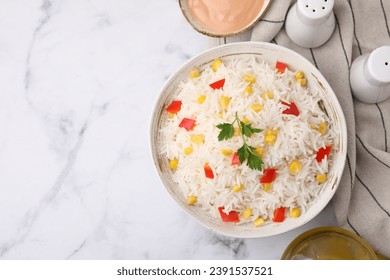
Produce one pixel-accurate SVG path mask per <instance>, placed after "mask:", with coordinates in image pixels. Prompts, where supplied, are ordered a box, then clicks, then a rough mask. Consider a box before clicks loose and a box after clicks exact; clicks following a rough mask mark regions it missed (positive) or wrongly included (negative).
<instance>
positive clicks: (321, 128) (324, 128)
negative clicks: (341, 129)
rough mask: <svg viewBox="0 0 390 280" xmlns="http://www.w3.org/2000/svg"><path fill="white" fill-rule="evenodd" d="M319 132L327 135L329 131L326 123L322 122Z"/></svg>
mask: <svg viewBox="0 0 390 280" xmlns="http://www.w3.org/2000/svg"><path fill="white" fill-rule="evenodd" d="M317 130H318V132H319V133H321V134H322V135H324V134H325V133H326V130H327V125H326V122H322V123H320V124H319V125H318V129H317Z"/></svg>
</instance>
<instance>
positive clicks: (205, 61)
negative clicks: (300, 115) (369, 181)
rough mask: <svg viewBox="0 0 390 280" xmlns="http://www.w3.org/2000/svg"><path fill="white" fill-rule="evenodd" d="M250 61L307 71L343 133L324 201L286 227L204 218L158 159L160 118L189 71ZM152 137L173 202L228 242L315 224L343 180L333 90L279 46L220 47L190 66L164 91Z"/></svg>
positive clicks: (342, 121)
mask: <svg viewBox="0 0 390 280" xmlns="http://www.w3.org/2000/svg"><path fill="white" fill-rule="evenodd" d="M247 56H256V57H258V58H259V59H261V60H264V61H266V62H267V63H269V64H270V65H274V64H275V62H276V61H277V60H279V61H283V62H285V63H287V65H288V67H289V69H291V70H298V69H299V70H302V71H304V72H305V74H306V78H307V85H308V87H309V88H310V90H311V91H313V92H315V93H316V94H319V95H320V96H321V99H322V101H323V110H325V111H326V113H327V114H328V116H329V117H330V118H331V119H332V120H333V123H334V126H335V127H336V128H337V130H338V131H339V134H338V135H337V136H336V137H337V138H338V139H335V141H334V142H335V143H337V145H338V146H337V147H335V150H336V152H335V153H334V154H333V164H332V165H331V166H330V170H329V173H328V179H327V182H326V183H325V184H324V186H323V188H324V190H323V192H322V194H321V195H320V197H318V198H317V199H316V202H315V203H314V204H313V205H312V206H311V207H310V208H309V209H308V210H307V212H306V213H305V214H303V215H301V216H300V217H299V218H297V219H286V220H285V221H284V222H283V223H269V224H265V225H264V226H261V227H258V228H254V227H253V226H252V225H248V226H246V225H240V226H237V225H235V224H233V223H223V222H221V221H220V219H215V218H213V217H211V216H207V215H205V213H204V211H203V210H202V209H200V208H198V207H191V206H188V205H187V203H186V200H185V197H184V196H183V194H182V193H181V191H180V189H179V187H178V186H176V184H175V183H174V182H173V181H172V177H171V175H172V172H171V170H170V169H169V167H168V161H167V160H166V158H165V157H164V158H163V157H162V156H161V155H160V154H159V147H160V145H161V141H162V139H161V134H160V133H159V130H160V128H161V127H162V124H163V121H164V118H162V114H163V113H164V110H165V108H166V106H167V105H168V104H169V103H170V102H171V101H172V100H173V98H174V96H175V95H176V94H177V92H178V90H179V88H178V85H179V83H180V82H181V81H183V80H185V79H187V77H188V73H189V72H190V70H191V69H192V68H193V67H198V68H200V69H202V67H205V65H209V63H210V62H212V61H213V60H215V59H216V58H222V59H223V58H228V57H235V58H240V57H247ZM150 133H151V149H152V156H153V161H154V164H155V166H156V169H157V172H158V174H159V176H160V178H161V181H162V183H163V184H164V186H165V188H166V190H167V191H168V192H169V194H170V195H171V196H172V197H173V198H174V200H175V201H176V202H177V203H178V204H179V205H180V206H181V207H182V208H183V209H184V210H185V211H186V212H187V213H188V214H189V215H190V216H192V217H193V218H194V219H196V220H197V221H198V222H200V223H201V224H202V225H204V226H205V227H207V228H210V229H212V230H214V231H216V232H218V233H221V234H224V235H227V236H233V237H241V238H242V237H244V238H248V237H265V236H271V235H275V234H280V233H283V232H286V231H289V230H292V229H294V228H297V227H299V226H301V225H303V224H305V223H307V222H308V221H310V220H311V219H313V218H314V217H315V216H316V215H317V214H318V213H320V212H321V211H322V210H323V208H324V207H325V206H326V205H327V204H328V202H329V201H330V200H331V198H332V197H333V195H334V193H335V191H336V189H337V187H338V184H339V182H340V179H341V176H342V172H343V169H344V163H345V158H346V151H347V129H346V123H345V119H344V115H343V112H342V109H341V107H340V104H339V102H338V100H337V98H336V96H335V94H334V92H333V90H332V89H331V87H330V85H329V84H328V82H327V81H326V80H325V78H324V77H323V76H322V74H321V73H320V72H319V71H318V69H317V68H315V66H314V65H312V64H311V63H310V62H309V61H308V60H306V59H305V58H304V57H302V56H301V55H299V54H297V53H295V52H294V51H291V50H289V49H287V48H284V47H281V46H278V45H274V44H270V43H260V42H244V43H234V44H228V45H223V46H219V47H216V48H213V49H210V50H208V51H206V52H204V53H202V54H200V55H198V56H196V57H194V58H192V59H191V60H189V61H188V62H187V63H186V64H185V65H183V66H182V67H181V68H180V69H179V70H178V71H177V72H176V73H175V74H173V75H172V76H171V77H170V78H169V79H168V81H167V82H166V84H165V86H164V87H163V89H162V91H161V93H160V95H159V97H158V99H157V101H156V104H155V107H154V111H153V114H152V119H151V126H150Z"/></svg>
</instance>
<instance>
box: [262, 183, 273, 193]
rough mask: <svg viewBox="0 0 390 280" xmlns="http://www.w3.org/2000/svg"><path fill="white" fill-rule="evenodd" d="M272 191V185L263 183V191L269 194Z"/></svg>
mask: <svg viewBox="0 0 390 280" xmlns="http://www.w3.org/2000/svg"><path fill="white" fill-rule="evenodd" d="M271 190H272V184H271V183H263V191H265V192H270V191H271Z"/></svg>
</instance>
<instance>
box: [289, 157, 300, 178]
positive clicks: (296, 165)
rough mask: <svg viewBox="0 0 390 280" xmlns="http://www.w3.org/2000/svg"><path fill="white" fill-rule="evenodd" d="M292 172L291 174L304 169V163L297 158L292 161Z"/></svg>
mask: <svg viewBox="0 0 390 280" xmlns="http://www.w3.org/2000/svg"><path fill="white" fill-rule="evenodd" d="M289 169H290V173H291V174H293V175H294V174H297V173H298V172H299V171H301V170H302V164H301V163H300V162H299V161H297V160H293V161H292V162H291V163H290V167H289Z"/></svg>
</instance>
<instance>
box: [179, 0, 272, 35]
mask: <svg viewBox="0 0 390 280" xmlns="http://www.w3.org/2000/svg"><path fill="white" fill-rule="evenodd" d="M270 4H271V0H263V6H262V8H261V9H260V11H259V13H258V14H257V16H256V17H255V18H254V19H253V20H252V21H250V22H249V23H248V24H247V25H245V26H243V28H242V29H240V30H237V31H234V32H216V31H214V30H211V29H208V28H207V27H205V26H203V25H202V24H201V23H199V21H198V20H197V19H196V18H195V17H194V15H193V14H192V12H191V9H190V8H189V6H188V0H179V5H180V9H181V11H182V13H183V15H184V17H185V18H186V19H187V21H188V23H189V24H190V25H191V26H192V27H193V28H194V29H195V30H196V31H198V32H200V33H202V34H205V35H207V36H210V37H230V36H234V35H237V34H238V33H241V32H244V31H246V30H248V29H250V28H251V27H253V26H254V25H255V24H256V23H257V22H258V21H259V19H260V18H261V17H262V16H263V15H264V14H265V12H266V11H267V9H268V7H269V5H270Z"/></svg>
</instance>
